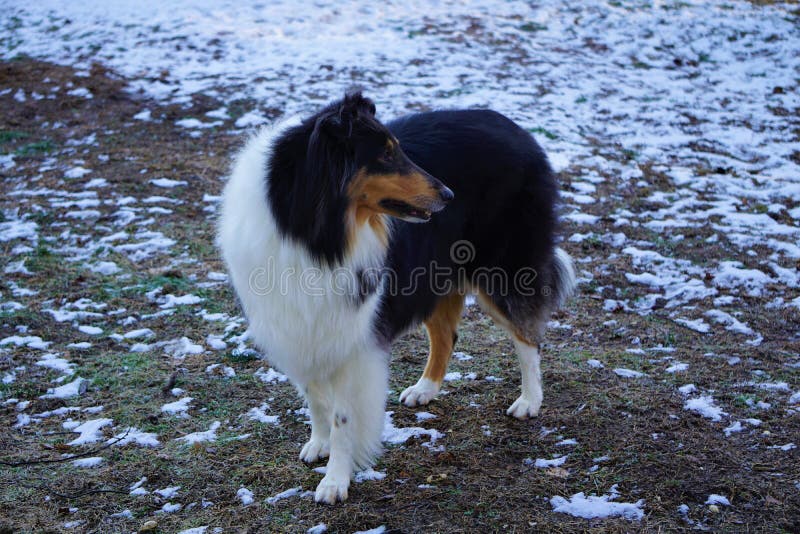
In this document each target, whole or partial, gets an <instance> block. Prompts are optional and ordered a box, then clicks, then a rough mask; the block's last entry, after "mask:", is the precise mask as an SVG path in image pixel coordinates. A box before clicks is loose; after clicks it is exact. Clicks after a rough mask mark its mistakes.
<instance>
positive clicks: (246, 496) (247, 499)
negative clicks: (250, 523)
mask: <svg viewBox="0 0 800 534" xmlns="http://www.w3.org/2000/svg"><path fill="white" fill-rule="evenodd" d="M236 497H238V499H239V500H240V501H242V506H248V505H250V504H253V492H252V491H250V490H249V489H247V488H239V490H238V491H237V492H236Z"/></svg>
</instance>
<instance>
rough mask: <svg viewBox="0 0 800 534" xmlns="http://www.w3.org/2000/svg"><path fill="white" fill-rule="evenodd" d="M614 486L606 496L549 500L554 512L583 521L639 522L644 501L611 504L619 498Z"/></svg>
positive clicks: (582, 495) (580, 496)
mask: <svg viewBox="0 0 800 534" xmlns="http://www.w3.org/2000/svg"><path fill="white" fill-rule="evenodd" d="M616 488H617V486H616V484H615V485H614V486H612V487H611V490H610V492H609V494H608V495H600V496H596V495H589V496H588V497H587V496H586V495H584V493H583V492H580V493H576V494H575V495H573V496H572V497H570V498H569V500H567V499H565V498H564V497H560V496H555V497H552V498H551V499H550V504H551V505H552V506H553V511H554V512H560V513H563V514H569V515H571V516H574V517H582V518H584V519H597V518H600V519H605V518H608V517H623V518H625V519H628V520H630V521H639V520H641V519H642V517H644V510H643V509H642V507H643V506H644V499H640V500H638V501H636V502H635V503H628V502H613V501H614V499H616V498H617V497H619V493H618V492H617V489H616Z"/></svg>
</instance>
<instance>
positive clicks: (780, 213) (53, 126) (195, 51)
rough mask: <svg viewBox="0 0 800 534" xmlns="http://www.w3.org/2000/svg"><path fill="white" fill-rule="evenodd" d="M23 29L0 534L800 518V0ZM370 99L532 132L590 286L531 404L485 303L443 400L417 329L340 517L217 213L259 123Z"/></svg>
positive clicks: (7, 120)
mask: <svg viewBox="0 0 800 534" xmlns="http://www.w3.org/2000/svg"><path fill="white" fill-rule="evenodd" d="M762 4H768V5H762ZM0 28H1V29H2V31H0V179H2V182H1V183H2V194H1V195H0V209H1V210H2V211H0V214H1V215H0V249H2V252H3V254H2V259H0V272H2V275H0V276H2V284H0V379H1V380H0V428H1V429H2V432H0V451H2V452H0V462H3V466H4V467H3V469H2V470H0V531H5V530H10V531H17V530H58V529H62V530H63V529H69V531H71V532H82V531H103V532H106V531H108V532H111V531H119V532H123V531H125V532H130V531H134V530H137V529H139V528H142V529H144V528H150V527H152V528H156V527H157V528H159V529H161V530H162V531H171V532H177V531H183V532H223V531H224V532H228V531H236V530H239V529H241V528H242V527H243V526H249V527H250V528H251V529H253V530H255V531H292V532H297V531H300V532H302V531H313V532H323V531H325V530H326V529H328V530H329V531H331V532H354V531H359V530H361V531H369V529H375V527H376V525H383V526H380V527H378V529H384V530H386V531H392V530H393V529H396V530H397V531H414V530H417V529H419V528H421V526H422V525H427V526H426V528H428V529H430V530H433V531H448V530H473V531H474V530H487V531H493V530H499V529H501V528H502V529H504V530H505V529H507V528H511V529H512V530H519V531H525V530H529V529H538V530H542V531H556V530H560V531H582V530H586V529H587V528H592V527H596V528H598V529H601V530H604V531H612V532H627V531H630V530H631V529H634V530H645V531H659V530H664V529H666V530H677V529H682V528H699V529H711V530H717V531H726V530H727V531H741V530H754V531H757V530H763V531H780V530H783V531H794V530H798V529H800V513H798V510H800V467H798V466H799V465H800V459H799V458H798V450H797V447H796V446H795V443H796V442H797V435H798V432H800V423H798V410H800V380H798V373H800V331H799V330H798V324H800V274H798V266H800V120H798V116H799V114H800V96H799V95H800V92H799V91H798V73H800V55H799V54H798V47H797V44H798V42H800V10H798V8H797V6H796V5H791V4H781V3H772V2H744V1H738V0H736V1H728V2H700V1H688V2H673V1H657V0H656V1H653V2H645V1H632V0H624V1H616V0H611V1H605V2H566V1H560V2H557V1H553V0H544V1H541V2H536V3H534V4H531V3H528V2H517V1H509V2H499V1H486V2H466V3H465V2H456V1H454V0H447V1H433V2H419V1H413V0H412V1H411V2H409V1H406V2H395V1H388V2H381V3H375V2H333V1H327V0H319V1H315V2H313V3H312V2H307V3H306V2H301V3H298V2H289V1H270V2H233V1H230V0H222V1H213V2H212V1H210V0H195V1H188V0H178V1H173V2H160V3H157V2H150V1H149V0H139V1H137V2H133V1H130V0H122V1H118V2H113V3H108V2H99V1H97V0H86V1H81V2H71V3H65V2H57V1H55V0H40V1H37V2H28V3H22V2H15V3H11V5H4V7H3V10H2V13H1V14H0ZM353 86H360V87H362V88H363V89H364V90H365V92H366V94H367V95H368V96H370V97H371V98H373V99H374V100H375V101H376V103H377V105H378V110H379V116H380V117H384V118H390V117H394V116H397V115H399V114H403V113H408V112H413V111H418V110H426V109H435V108H452V107H468V106H479V107H492V108H494V109H496V110H498V111H500V112H503V113H505V114H507V115H509V116H510V117H512V118H513V119H515V120H517V121H518V122H519V123H520V124H521V125H522V126H523V127H525V128H527V129H528V130H529V131H531V132H532V133H533V134H534V135H535V136H536V138H537V139H538V140H539V142H540V143H541V144H542V145H543V146H544V147H545V149H546V151H547V153H548V154H549V156H550V159H551V162H552V163H553V166H554V167H555V168H556V170H558V171H559V173H560V179H561V184H562V191H563V202H564V206H563V208H564V209H563V215H564V228H563V238H564V243H563V246H564V247H565V248H566V249H567V250H568V251H569V252H570V254H572V256H573V257H574V258H575V260H576V267H577V270H578V274H579V278H580V295H579V296H578V297H577V298H576V299H574V300H573V302H571V303H570V305H569V307H568V309H567V310H566V311H564V312H562V313H560V314H558V315H557V317H554V320H553V321H551V323H550V330H549V333H548V337H547V344H546V345H545V349H544V352H545V363H544V379H545V401H544V405H543V409H542V414H541V416H540V417H539V418H538V419H536V420H533V421H530V422H518V421H516V420H509V419H508V418H506V417H505V416H504V415H503V413H504V410H505V408H506V407H507V405H508V404H509V403H510V402H511V401H512V400H513V399H514V398H515V397H516V388H517V387H518V383H519V378H518V374H517V371H516V364H515V362H514V358H513V355H512V351H513V348H512V346H511V345H510V344H509V343H508V342H507V340H506V339H505V338H504V336H503V335H502V332H501V331H500V330H498V329H496V328H495V327H494V326H492V325H491V323H490V322H489V321H488V319H487V318H486V317H484V316H483V315H482V314H481V312H480V311H479V310H478V308H477V307H476V306H474V301H473V302H472V304H473V305H469V306H468V307H467V310H466V311H465V320H464V321H465V322H464V324H463V325H462V328H461V331H460V340H459V343H458V346H457V347H456V348H457V350H459V351H464V352H457V353H456V354H455V356H456V358H454V360H453V362H452V363H451V367H450V373H448V376H447V382H446V384H445V388H446V389H445V391H443V395H442V396H441V397H440V398H439V399H437V400H436V401H434V402H433V403H432V404H430V405H429V406H427V407H426V408H425V409H424V410H425V411H421V410H416V411H415V410H408V409H405V408H404V407H402V406H399V405H397V403H396V394H397V393H398V392H399V391H402V389H403V388H404V387H405V386H407V385H408V384H409V383H413V381H414V380H415V379H416V375H418V374H419V372H420V371H421V369H422V366H423V365H424V359H425V355H426V351H427V347H426V342H425V335H424V332H422V331H415V332H412V333H410V334H409V335H407V336H406V337H404V338H403V339H402V340H400V341H399V342H398V343H397V345H396V347H395V350H394V355H395V362H394V364H393V378H392V383H391V387H392V389H393V392H392V394H391V396H390V405H389V406H388V407H387V416H386V426H385V429H384V441H385V443H386V446H387V454H386V455H385V456H384V458H383V459H382V460H381V463H380V464H379V465H378V466H376V469H375V470H370V471H365V472H362V473H359V475H358V476H357V482H358V484H356V485H354V486H353V487H352V491H351V498H350V501H348V503H347V504H345V505H342V506H337V507H333V508H326V507H320V506H316V505H314V504H313V499H311V498H310V497H311V494H310V493H309V490H312V489H313V488H314V487H315V486H316V483H317V482H318V480H319V478H320V475H319V472H318V470H317V471H314V470H311V469H309V468H308V467H306V466H303V465H301V463H300V462H299V461H298V460H297V459H296V456H297V452H298V451H299V449H300V446H301V445H302V443H303V442H304V441H305V439H307V434H308V414H307V411H306V410H305V408H303V406H302V405H301V402H300V401H299V400H298V398H297V396H296V394H295V392H294V390H293V389H292V387H291V386H290V384H288V382H287V381H286V377H285V376H284V375H282V374H280V372H278V370H275V369H272V368H270V367H269V366H268V365H267V364H265V363H264V362H263V361H261V360H260V359H258V357H259V355H258V353H257V352H256V351H255V350H254V348H253V346H252V345H251V344H250V342H249V336H248V334H247V331H246V326H247V325H246V323H245V321H244V319H243V318H242V317H241V314H240V311H239V309H238V308H237V307H236V303H235V299H234V298H233V295H232V294H231V293H230V291H229V289H228V287H227V277H226V276H225V274H224V273H223V271H224V267H223V266H222V264H221V262H220V261H219V259H218V256H217V254H216V251H215V250H214V246H213V220H214V213H215V210H216V204H217V202H218V201H219V194H220V191H221V188H222V185H223V183H224V176H225V173H226V172H227V166H228V163H229V159H230V155H231V154H232V153H233V152H234V151H235V150H236V149H237V148H238V147H239V146H240V144H241V140H242V138H243V136H244V135H246V134H247V133H248V132H249V131H251V130H252V129H253V128H255V127H257V126H258V125H260V124H263V123H266V122H269V121H271V120H273V119H275V118H276V117H278V116H280V115H282V114H285V113H309V112H312V111H313V110H315V109H316V108H318V107H319V106H321V105H322V104H324V103H326V102H328V101H330V100H332V99H334V98H337V97H339V96H341V94H342V93H343V91H344V90H345V89H347V88H350V87H353ZM265 369H267V370H266V371H265ZM42 460H45V462H42ZM53 460H55V462H53ZM608 488H610V489H608Z"/></svg>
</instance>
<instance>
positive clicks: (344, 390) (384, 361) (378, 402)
mask: <svg viewBox="0 0 800 534" xmlns="http://www.w3.org/2000/svg"><path fill="white" fill-rule="evenodd" d="M388 381H389V355H388V354H387V353H385V352H384V351H381V350H377V349H376V350H374V351H369V352H365V353H363V354H360V355H356V356H354V357H353V358H351V359H348V360H347V361H346V362H345V363H344V364H342V366H341V367H340V368H339V369H338V370H336V371H335V372H334V374H333V376H332V377H331V384H330V387H331V393H332V397H331V399H332V401H333V403H332V408H333V410H332V416H333V417H332V426H331V435H330V458H329V459H328V467H327V472H326V473H325V477H324V478H323V479H322V481H320V483H319V485H318V486H317V491H316V493H315V495H314V500H316V501H317V502H324V503H328V504H333V503H335V502H336V501H343V500H345V499H347V490H348V487H349V486H350V477H351V476H352V474H353V471H354V470H356V469H364V468H367V467H369V466H370V465H372V463H373V461H374V460H375V458H376V457H377V456H378V455H379V454H380V452H381V433H382V431H383V422H384V413H385V412H384V409H385V406H386V389H387V387H388Z"/></svg>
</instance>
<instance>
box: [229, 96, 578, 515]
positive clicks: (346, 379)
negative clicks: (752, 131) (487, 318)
mask: <svg viewBox="0 0 800 534" xmlns="http://www.w3.org/2000/svg"><path fill="white" fill-rule="evenodd" d="M556 203H557V188H556V182H555V179H554V177H553V173H552V171H551V170H550V166H549V165H548V163H547V159H546V158H545V156H544V154H543V152H542V150H541V149H540V148H539V146H538V145H537V144H536V142H535V141H534V140H533V138H532V137H531V136H530V135H529V134H528V133H527V132H525V131H524V130H522V129H521V128H519V127H518V126H517V125H515V124H514V123H513V122H512V121H510V120H509V119H507V118H505V117H503V116H502V115H500V114H497V113H494V112H491V111H482V110H470V111H446V112H432V113H423V114H417V115H411V116H408V117H404V118H401V119H398V120H396V121H394V122H390V123H388V124H386V125H384V124H382V123H380V122H379V121H378V120H377V119H376V118H375V107H374V104H373V103H372V102H371V101H370V100H368V99H366V98H364V97H362V96H361V95H360V94H355V95H348V96H346V97H345V99H344V100H341V101H338V102H334V103H333V104H331V105H330V106H328V107H326V108H325V109H323V110H321V111H320V112H319V113H317V114H315V115H314V116H311V117H309V118H306V119H304V120H301V119H291V120H288V121H284V122H281V123H279V124H276V125H274V126H272V127H268V128H265V129H263V130H261V131H260V132H259V133H258V134H257V135H256V136H254V137H253V138H252V139H250V141H249V142H248V143H247V145H246V146H245V147H244V149H243V150H242V151H241V152H240V153H239V154H238V156H237V157H236V160H235V164H234V167H233V171H232V173H231V176H230V179H229V181H228V183H227V185H226V187H225V191H224V194H223V202H222V207H221V214H220V220H219V231H218V244H219V247H220V249H221V251H222V255H223V258H224V260H225V263H226V265H227V267H228V270H229V272H230V277H231V282H232V284H233V287H234V288H235V290H236V294H237V296H238V297H239V300H240V302H241V305H242V307H243V309H244V313H245V315H246V316H247V318H248V320H249V322H250V327H249V331H250V333H251V336H252V338H253V340H254V342H255V343H256V344H257V345H258V346H259V347H260V348H261V349H263V351H264V353H265V355H266V357H267V358H268V359H269V360H270V361H271V362H272V363H273V364H274V365H275V366H276V367H277V368H279V369H280V370H281V371H282V372H284V373H286V374H287V375H288V376H289V377H290V379H291V380H292V382H293V383H294V384H295V385H296V387H297V388H298V390H299V391H300V392H301V393H302V394H303V395H304V397H305V398H306V400H307V401H308V404H309V407H310V409H311V419H312V432H311V439H310V440H309V442H308V443H307V444H306V445H305V447H303V451H302V452H301V458H302V459H303V460H305V461H308V462H313V461H316V460H317V459H319V458H322V457H325V456H327V455H330V460H329V462H328V470H327V474H326V476H325V477H324V478H323V480H322V482H320V485H319V486H318V488H317V492H316V499H317V500H318V501H322V502H335V501H336V500H342V499H345V498H346V497H347V490H348V485H349V480H350V476H351V474H352V472H353V470H354V469H358V468H363V467H367V466H368V465H370V464H371V463H372V462H373V461H374V459H375V457H376V455H377V454H379V453H380V449H381V444H380V436H381V430H382V425H383V419H384V406H385V401H386V390H387V386H388V362H389V347H390V344H391V342H392V341H393V340H394V339H395V338H396V337H397V336H398V335H400V334H401V333H402V332H404V331H405V330H407V329H409V328H411V327H413V326H415V325H417V324H419V323H420V322H422V321H425V320H427V319H428V318H429V317H430V316H431V314H432V313H433V311H434V309H435V308H436V307H437V303H439V302H440V301H441V299H442V298H444V297H445V296H446V295H448V294H453V293H458V292H461V293H463V292H466V291H476V292H478V294H479V296H480V297H481V301H482V302H485V304H486V309H487V311H488V312H489V313H491V314H493V315H492V316H493V317H495V318H496V320H498V321H499V322H501V324H503V325H504V326H506V327H507V328H508V329H509V331H510V332H512V333H513V334H514V336H515V340H516V341H515V342H516V343H519V344H520V345H518V346H519V348H520V352H521V354H524V360H521V361H522V363H523V364H524V365H523V370H525V369H529V371H527V372H528V374H527V375H524V376H523V395H522V397H521V399H522V401H520V400H518V401H517V403H515V406H517V409H515V410H514V414H513V415H518V413H517V412H519V413H520V414H523V415H526V414H527V415H535V413H536V412H537V411H538V404H540V403H541V387H540V379H538V378H537V377H536V374H537V373H539V370H538V361H539V360H538V350H535V347H534V345H535V343H537V342H538V340H539V338H540V337H541V335H542V332H543V329H544V324H545V323H546V320H547V317H548V316H549V314H550V312H551V311H552V310H554V309H556V308H557V307H558V306H560V305H562V304H563V302H564V301H565V299H566V298H567V297H568V296H569V294H570V293H571V292H572V288H573V287H574V271H573V268H572V263H571V260H570V259H569V256H567V255H566V253H564V252H563V251H562V250H560V249H558V248H556V246H555V244H554V240H555V227H556V211H555V210H556ZM445 206H446V207H445ZM421 221H427V222H425V223H424V224H418V223H419V222H421ZM458 243H467V244H468V245H469V247H471V248H470V251H468V252H470V254H469V257H468V258H467V260H466V261H465V260H464V258H461V257H458V258H455V257H454V255H453V247H454V245H455V244H458ZM433 268H436V269H445V270H447V274H445V275H444V276H441V277H440V278H439V279H437V280H438V281H437V283H434V282H433V280H432V279H431V276H430V273H431V270H432V269H433ZM487 269H499V270H500V271H501V272H505V273H506V274H514V273H517V272H518V271H520V270H524V269H529V270H530V271H531V272H532V273H533V276H532V277H528V278H529V279H527V281H526V283H525V286H524V287H523V288H520V287H519V286H518V285H514V284H509V285H507V286H506V287H501V286H495V285H494V284H493V283H491V277H489V276H485V274H486V270H487ZM420 270H421V272H423V273H426V274H423V275H422V276H421V277H420V275H419V274H414V273H419V272H420ZM442 282H445V283H448V284H449V286H447V287H440V284H441V283H442ZM453 334H454V333H453ZM447 356H448V357H449V354H448V355H447ZM521 357H522V356H521ZM445 363H446V361H445ZM526 377H527V378H526ZM537 380H538V381H537ZM429 382H430V380H429ZM434 382H435V381H434ZM536 384H539V389H538V390H537V389H536ZM434 385H435V389H436V391H438V384H434ZM426 387H427V386H426ZM526 391H527V392H528V393H526ZM537 391H538V393H537ZM434 394H435V391H434ZM537 395H538V401H537V399H536V398H534V397H536V396H537ZM520 402H522V404H519V403H520ZM520 406H521V407H520Z"/></svg>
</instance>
